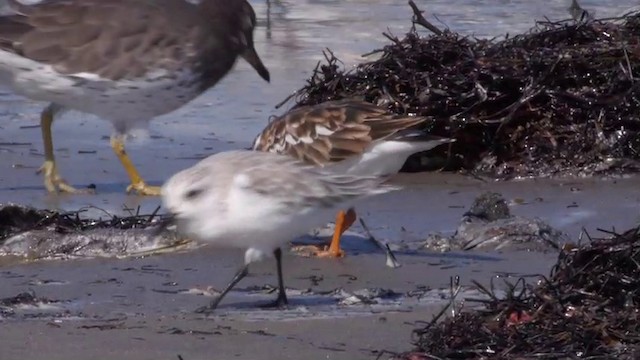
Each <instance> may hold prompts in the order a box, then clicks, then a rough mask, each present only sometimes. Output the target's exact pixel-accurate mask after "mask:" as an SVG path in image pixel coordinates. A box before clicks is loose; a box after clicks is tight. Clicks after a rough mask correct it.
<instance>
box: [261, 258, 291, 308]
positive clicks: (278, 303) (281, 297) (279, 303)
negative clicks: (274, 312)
mask: <svg viewBox="0 0 640 360" xmlns="http://www.w3.org/2000/svg"><path fill="white" fill-rule="evenodd" d="M273 255H274V256H275V257H276V266H277V268H278V298H277V299H276V300H275V301H273V302H270V303H268V304H265V305H262V306H260V307H262V308H283V307H285V306H286V305H288V304H289V300H287V293H286V292H285V290H284V281H282V250H280V248H277V249H276V250H274V251H273Z"/></svg>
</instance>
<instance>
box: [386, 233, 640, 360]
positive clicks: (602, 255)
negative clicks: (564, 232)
mask: <svg viewBox="0 0 640 360" xmlns="http://www.w3.org/2000/svg"><path fill="white" fill-rule="evenodd" d="M477 285H478V287H479V289H480V290H481V291H483V292H484V293H485V294H486V295H488V297H489V299H488V300H486V301H484V300H483V302H484V304H483V306H482V309H481V310H476V311H469V312H461V313H460V314H459V315H457V316H455V317H451V318H448V319H446V320H444V321H442V322H439V323H436V321H435V320H437V319H434V321H433V322H431V323H429V324H428V325H427V326H426V327H424V328H421V329H417V330H415V335H416V338H417V339H416V342H415V345H416V346H417V349H416V350H415V351H413V352H410V353H405V354H402V355H401V356H399V357H398V358H400V359H488V358H490V359H515V358H520V359H533V358H535V359H578V358H580V359H594V358H598V359H603V358H607V359H637V358H638V356H640V227H638V228H634V229H631V230H629V231H626V232H624V233H622V234H612V236H611V237H609V238H606V239H594V240H593V239H592V240H591V242H590V243H589V244H587V245H584V246H580V247H575V246H574V247H567V248H565V249H564V250H563V251H562V252H561V253H560V255H559V258H558V262H557V264H556V265H555V266H554V268H553V269H552V271H551V274H550V276H549V278H544V279H543V280H542V281H541V282H540V283H539V284H537V285H535V286H530V285H525V283H524V281H523V280H521V281H519V282H518V283H517V284H515V285H511V286H510V288H509V290H508V292H507V296H506V297H505V296H500V297H498V296H496V295H495V294H494V291H493V290H490V289H486V288H484V287H482V286H481V285H479V284H477Z"/></svg>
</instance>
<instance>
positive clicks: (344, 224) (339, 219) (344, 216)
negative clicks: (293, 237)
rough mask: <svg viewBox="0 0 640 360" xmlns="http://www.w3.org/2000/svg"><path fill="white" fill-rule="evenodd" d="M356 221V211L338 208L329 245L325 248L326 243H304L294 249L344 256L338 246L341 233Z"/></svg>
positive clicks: (309, 254)
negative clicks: (345, 210)
mask: <svg viewBox="0 0 640 360" xmlns="http://www.w3.org/2000/svg"><path fill="white" fill-rule="evenodd" d="M355 221H356V212H355V210H353V209H349V210H347V212H346V213H345V212H344V211H342V210H340V211H339V212H338V215H336V228H335V229H334V231H333V237H332V238H331V245H329V247H328V248H327V246H326V245H321V246H317V245H305V246H296V247H295V248H294V251H296V252H300V253H303V254H305V255H307V256H317V257H322V258H324V257H333V258H339V257H343V256H345V253H344V251H343V250H342V249H341V248H340V238H341V237H342V234H344V232H345V231H347V229H348V228H349V227H351V225H353V223H354V222H355Z"/></svg>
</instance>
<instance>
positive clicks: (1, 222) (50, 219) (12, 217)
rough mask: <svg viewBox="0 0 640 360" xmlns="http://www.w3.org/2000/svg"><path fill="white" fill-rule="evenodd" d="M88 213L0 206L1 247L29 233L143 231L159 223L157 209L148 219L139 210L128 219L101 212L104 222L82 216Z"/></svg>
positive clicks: (8, 205) (84, 210)
mask: <svg viewBox="0 0 640 360" xmlns="http://www.w3.org/2000/svg"><path fill="white" fill-rule="evenodd" d="M92 208H94V207H92ZM94 209H97V210H100V209H98V208H94ZM88 210H90V209H89V208H82V209H79V210H77V211H68V212H61V211H54V210H43V209H35V208H31V207H27V206H22V205H15V204H7V205H0V244H2V241H3V240H5V239H7V238H9V237H11V236H14V235H17V234H20V233H23V232H25V231H31V230H40V229H49V230H51V231H53V232H55V233H64V234H68V233H74V232H82V231H88V230H93V229H122V230H127V229H144V228H147V227H149V226H152V225H154V224H157V220H161V219H160V216H159V215H157V213H158V210H160V207H158V208H156V210H155V211H153V212H152V213H151V214H148V215H147V214H145V215H142V214H140V208H137V209H136V210H135V212H134V211H133V210H131V209H129V213H130V215H129V216H116V215H111V214H109V213H108V212H106V211H104V210H101V211H102V212H104V213H105V215H107V216H106V217H105V218H104V219H103V218H98V219H94V218H90V217H87V216H81V214H82V213H84V212H87V211H88Z"/></svg>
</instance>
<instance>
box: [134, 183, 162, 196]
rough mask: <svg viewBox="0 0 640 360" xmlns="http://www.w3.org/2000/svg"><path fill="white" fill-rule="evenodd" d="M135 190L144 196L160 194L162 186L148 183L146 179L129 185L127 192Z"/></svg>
mask: <svg viewBox="0 0 640 360" xmlns="http://www.w3.org/2000/svg"><path fill="white" fill-rule="evenodd" d="M132 192H135V193H136V194H138V195H142V196H160V187H159V186H151V185H147V184H146V183H145V182H144V181H141V182H138V183H135V184H131V185H129V186H127V193H128V194H130V193H132Z"/></svg>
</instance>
